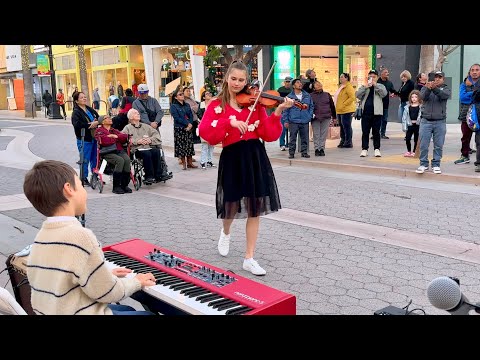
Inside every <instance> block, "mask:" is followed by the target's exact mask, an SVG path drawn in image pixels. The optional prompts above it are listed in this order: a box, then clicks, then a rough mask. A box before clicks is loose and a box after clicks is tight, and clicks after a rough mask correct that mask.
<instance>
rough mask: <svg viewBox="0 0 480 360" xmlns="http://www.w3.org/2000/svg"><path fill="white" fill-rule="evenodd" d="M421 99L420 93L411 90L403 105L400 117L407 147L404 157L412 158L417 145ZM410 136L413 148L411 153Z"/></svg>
mask: <svg viewBox="0 0 480 360" xmlns="http://www.w3.org/2000/svg"><path fill="white" fill-rule="evenodd" d="M421 104H422V98H421V97H420V91H418V90H412V92H410V95H409V96H408V102H407V104H406V105H405V109H404V111H403V116H402V130H403V131H404V132H406V133H407V135H406V136H405V143H406V145H407V152H406V153H405V154H403V156H404V157H414V156H415V149H416V148H417V144H418V133H419V129H420V118H421V116H422V110H421V106H420V105H421ZM412 135H413V142H414V147H413V151H412V144H411V140H412Z"/></svg>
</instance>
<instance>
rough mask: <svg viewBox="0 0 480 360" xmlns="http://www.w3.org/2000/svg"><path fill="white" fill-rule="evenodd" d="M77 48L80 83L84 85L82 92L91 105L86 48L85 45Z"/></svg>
mask: <svg viewBox="0 0 480 360" xmlns="http://www.w3.org/2000/svg"><path fill="white" fill-rule="evenodd" d="M77 46H78V67H79V68H80V83H81V84H82V89H81V91H82V92H83V93H84V94H85V96H86V97H87V104H89V96H88V79H87V62H86V61H85V47H84V46H83V45H77Z"/></svg>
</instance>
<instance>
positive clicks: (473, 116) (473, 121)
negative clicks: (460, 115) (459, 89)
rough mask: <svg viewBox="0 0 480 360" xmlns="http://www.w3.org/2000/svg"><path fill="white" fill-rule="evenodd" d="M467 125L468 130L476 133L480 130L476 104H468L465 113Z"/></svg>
mask: <svg viewBox="0 0 480 360" xmlns="http://www.w3.org/2000/svg"><path fill="white" fill-rule="evenodd" d="M467 125H468V127H469V128H470V130H472V131H474V132H477V131H478V130H480V125H479V124H478V112H477V107H476V104H470V106H469V107H468V111H467Z"/></svg>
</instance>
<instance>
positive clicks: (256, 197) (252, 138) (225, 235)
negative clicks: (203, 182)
mask: <svg viewBox="0 0 480 360" xmlns="http://www.w3.org/2000/svg"><path fill="white" fill-rule="evenodd" d="M246 90H247V68H246V66H245V65H244V64H243V63H242V62H240V61H234V62H233V63H232V64H231V65H230V67H229V68H228V70H227V73H226V75H225V80H224V82H223V84H222V89H221V91H220V93H219V94H218V96H217V98H214V99H213V100H212V101H211V102H210V104H209V106H208V107H207V110H206V111H205V114H204V115H203V118H202V122H201V123H200V127H199V132H200V136H201V137H202V138H203V139H205V140H206V141H207V142H208V143H209V144H211V145H216V144H218V143H220V142H222V145H223V150H222V153H221V155H220V161H219V165H218V178H217V192H216V208H217V218H220V219H222V220H223V228H222V230H221V231H220V239H219V240H218V251H219V253H220V255H222V256H227V254H228V251H229V247H230V226H231V225H232V222H233V219H244V218H247V223H246V240H247V244H246V252H245V259H244V261H243V269H244V270H247V271H250V272H251V273H252V274H254V275H265V274H266V271H265V270H264V269H263V268H261V267H260V265H259V264H258V263H257V262H256V261H255V260H254V259H253V254H254V251H255V245H256V243H257V236H258V229H259V225H260V218H259V216H261V215H265V214H268V213H270V212H274V211H278V209H280V208H281V205H280V197H279V194H278V189H277V184H276V181H275V177H274V174H273V169H272V166H271V164H270V160H269V159H268V156H267V153H266V151H265V147H264V145H263V144H262V143H261V142H260V138H261V139H263V140H264V141H276V140H278V138H279V137H280V134H281V133H282V124H281V123H280V117H281V113H282V111H283V110H284V109H287V108H289V107H291V106H292V105H293V104H294V101H293V100H292V99H289V98H285V100H284V101H283V102H282V103H281V104H280V105H278V107H277V108H276V109H275V111H274V112H273V113H272V114H271V115H270V116H268V115H267V112H266V110H265V107H264V106H263V105H260V104H258V103H257V105H256V106H255V108H253V105H252V106H250V107H241V106H240V105H239V104H238V103H237V95H238V94H240V93H241V92H245V91H246ZM250 112H252V114H251V116H250V118H249V121H248V123H247V122H246V120H247V118H248V117H249V114H250Z"/></svg>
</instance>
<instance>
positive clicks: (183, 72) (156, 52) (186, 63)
mask: <svg viewBox="0 0 480 360" xmlns="http://www.w3.org/2000/svg"><path fill="white" fill-rule="evenodd" d="M153 75H154V80H155V86H156V87H157V89H156V90H157V91H156V92H155V93H154V95H155V96H164V95H170V94H165V90H166V89H167V91H169V89H172V86H168V85H169V84H172V83H173V84H177V83H178V85H180V86H187V85H190V84H191V83H192V82H193V78H192V67H191V61H190V52H189V50H188V45H172V46H165V47H161V48H154V49H153ZM175 87H176V86H173V89H172V92H173V90H175ZM152 95H153V94H152Z"/></svg>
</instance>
